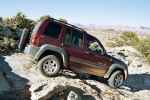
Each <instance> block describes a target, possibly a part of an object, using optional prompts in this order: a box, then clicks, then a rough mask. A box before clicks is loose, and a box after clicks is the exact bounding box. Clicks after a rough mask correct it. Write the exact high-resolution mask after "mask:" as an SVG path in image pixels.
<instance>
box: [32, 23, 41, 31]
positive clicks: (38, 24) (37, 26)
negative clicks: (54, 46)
mask: <svg viewBox="0 0 150 100" xmlns="http://www.w3.org/2000/svg"><path fill="white" fill-rule="evenodd" d="M41 24H42V21H40V22H38V23H37V24H36V25H35V27H34V29H33V32H32V33H37V31H38V29H39V28H40V26H41Z"/></svg>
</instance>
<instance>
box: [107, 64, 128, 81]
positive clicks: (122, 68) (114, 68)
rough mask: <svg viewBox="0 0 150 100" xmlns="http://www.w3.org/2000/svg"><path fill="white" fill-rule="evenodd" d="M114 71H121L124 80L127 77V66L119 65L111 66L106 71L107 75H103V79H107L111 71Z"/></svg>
mask: <svg viewBox="0 0 150 100" xmlns="http://www.w3.org/2000/svg"><path fill="white" fill-rule="evenodd" d="M116 69H120V70H122V71H123V73H124V76H125V77H124V78H125V80H126V79H127V77H128V69H127V66H124V65H121V64H112V65H111V66H110V67H109V69H108V70H107V73H106V74H105V75H104V78H109V77H110V75H111V74H112V73H113V71H115V70H116Z"/></svg>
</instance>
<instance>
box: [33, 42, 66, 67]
mask: <svg viewBox="0 0 150 100" xmlns="http://www.w3.org/2000/svg"><path fill="white" fill-rule="evenodd" d="M48 50H49V51H53V52H56V53H58V54H60V55H61V57H62V60H63V65H64V66H67V65H68V62H69V58H68V54H67V52H66V51H65V50H64V49H63V48H61V47H56V46H54V45H50V44H45V45H43V46H41V47H40V49H39V50H38V52H37V53H36V55H35V57H34V60H35V61H37V60H38V59H39V58H40V56H41V55H42V54H43V53H44V52H46V51H48Z"/></svg>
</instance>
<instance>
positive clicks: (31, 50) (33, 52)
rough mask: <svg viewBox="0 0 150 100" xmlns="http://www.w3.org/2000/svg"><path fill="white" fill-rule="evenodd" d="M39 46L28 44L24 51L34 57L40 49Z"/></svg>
mask: <svg viewBox="0 0 150 100" xmlns="http://www.w3.org/2000/svg"><path fill="white" fill-rule="evenodd" d="M39 49H40V48H39V47H34V46H32V45H28V46H26V47H25V50H24V53H25V54H28V55H31V56H32V57H33V58H34V57H35V55H36V53H37V52H38V51H39Z"/></svg>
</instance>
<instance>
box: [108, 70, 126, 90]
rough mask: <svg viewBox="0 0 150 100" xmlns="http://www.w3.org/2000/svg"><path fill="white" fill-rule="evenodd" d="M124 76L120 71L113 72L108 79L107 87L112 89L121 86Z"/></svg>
mask: <svg viewBox="0 0 150 100" xmlns="http://www.w3.org/2000/svg"><path fill="white" fill-rule="evenodd" d="M123 81H124V74H123V73H122V71H119V70H118V71H115V72H113V73H112V75H111V76H110V77H109V79H108V85H109V86H111V87H112V88H118V87H120V86H121V85H122V84H123Z"/></svg>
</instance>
